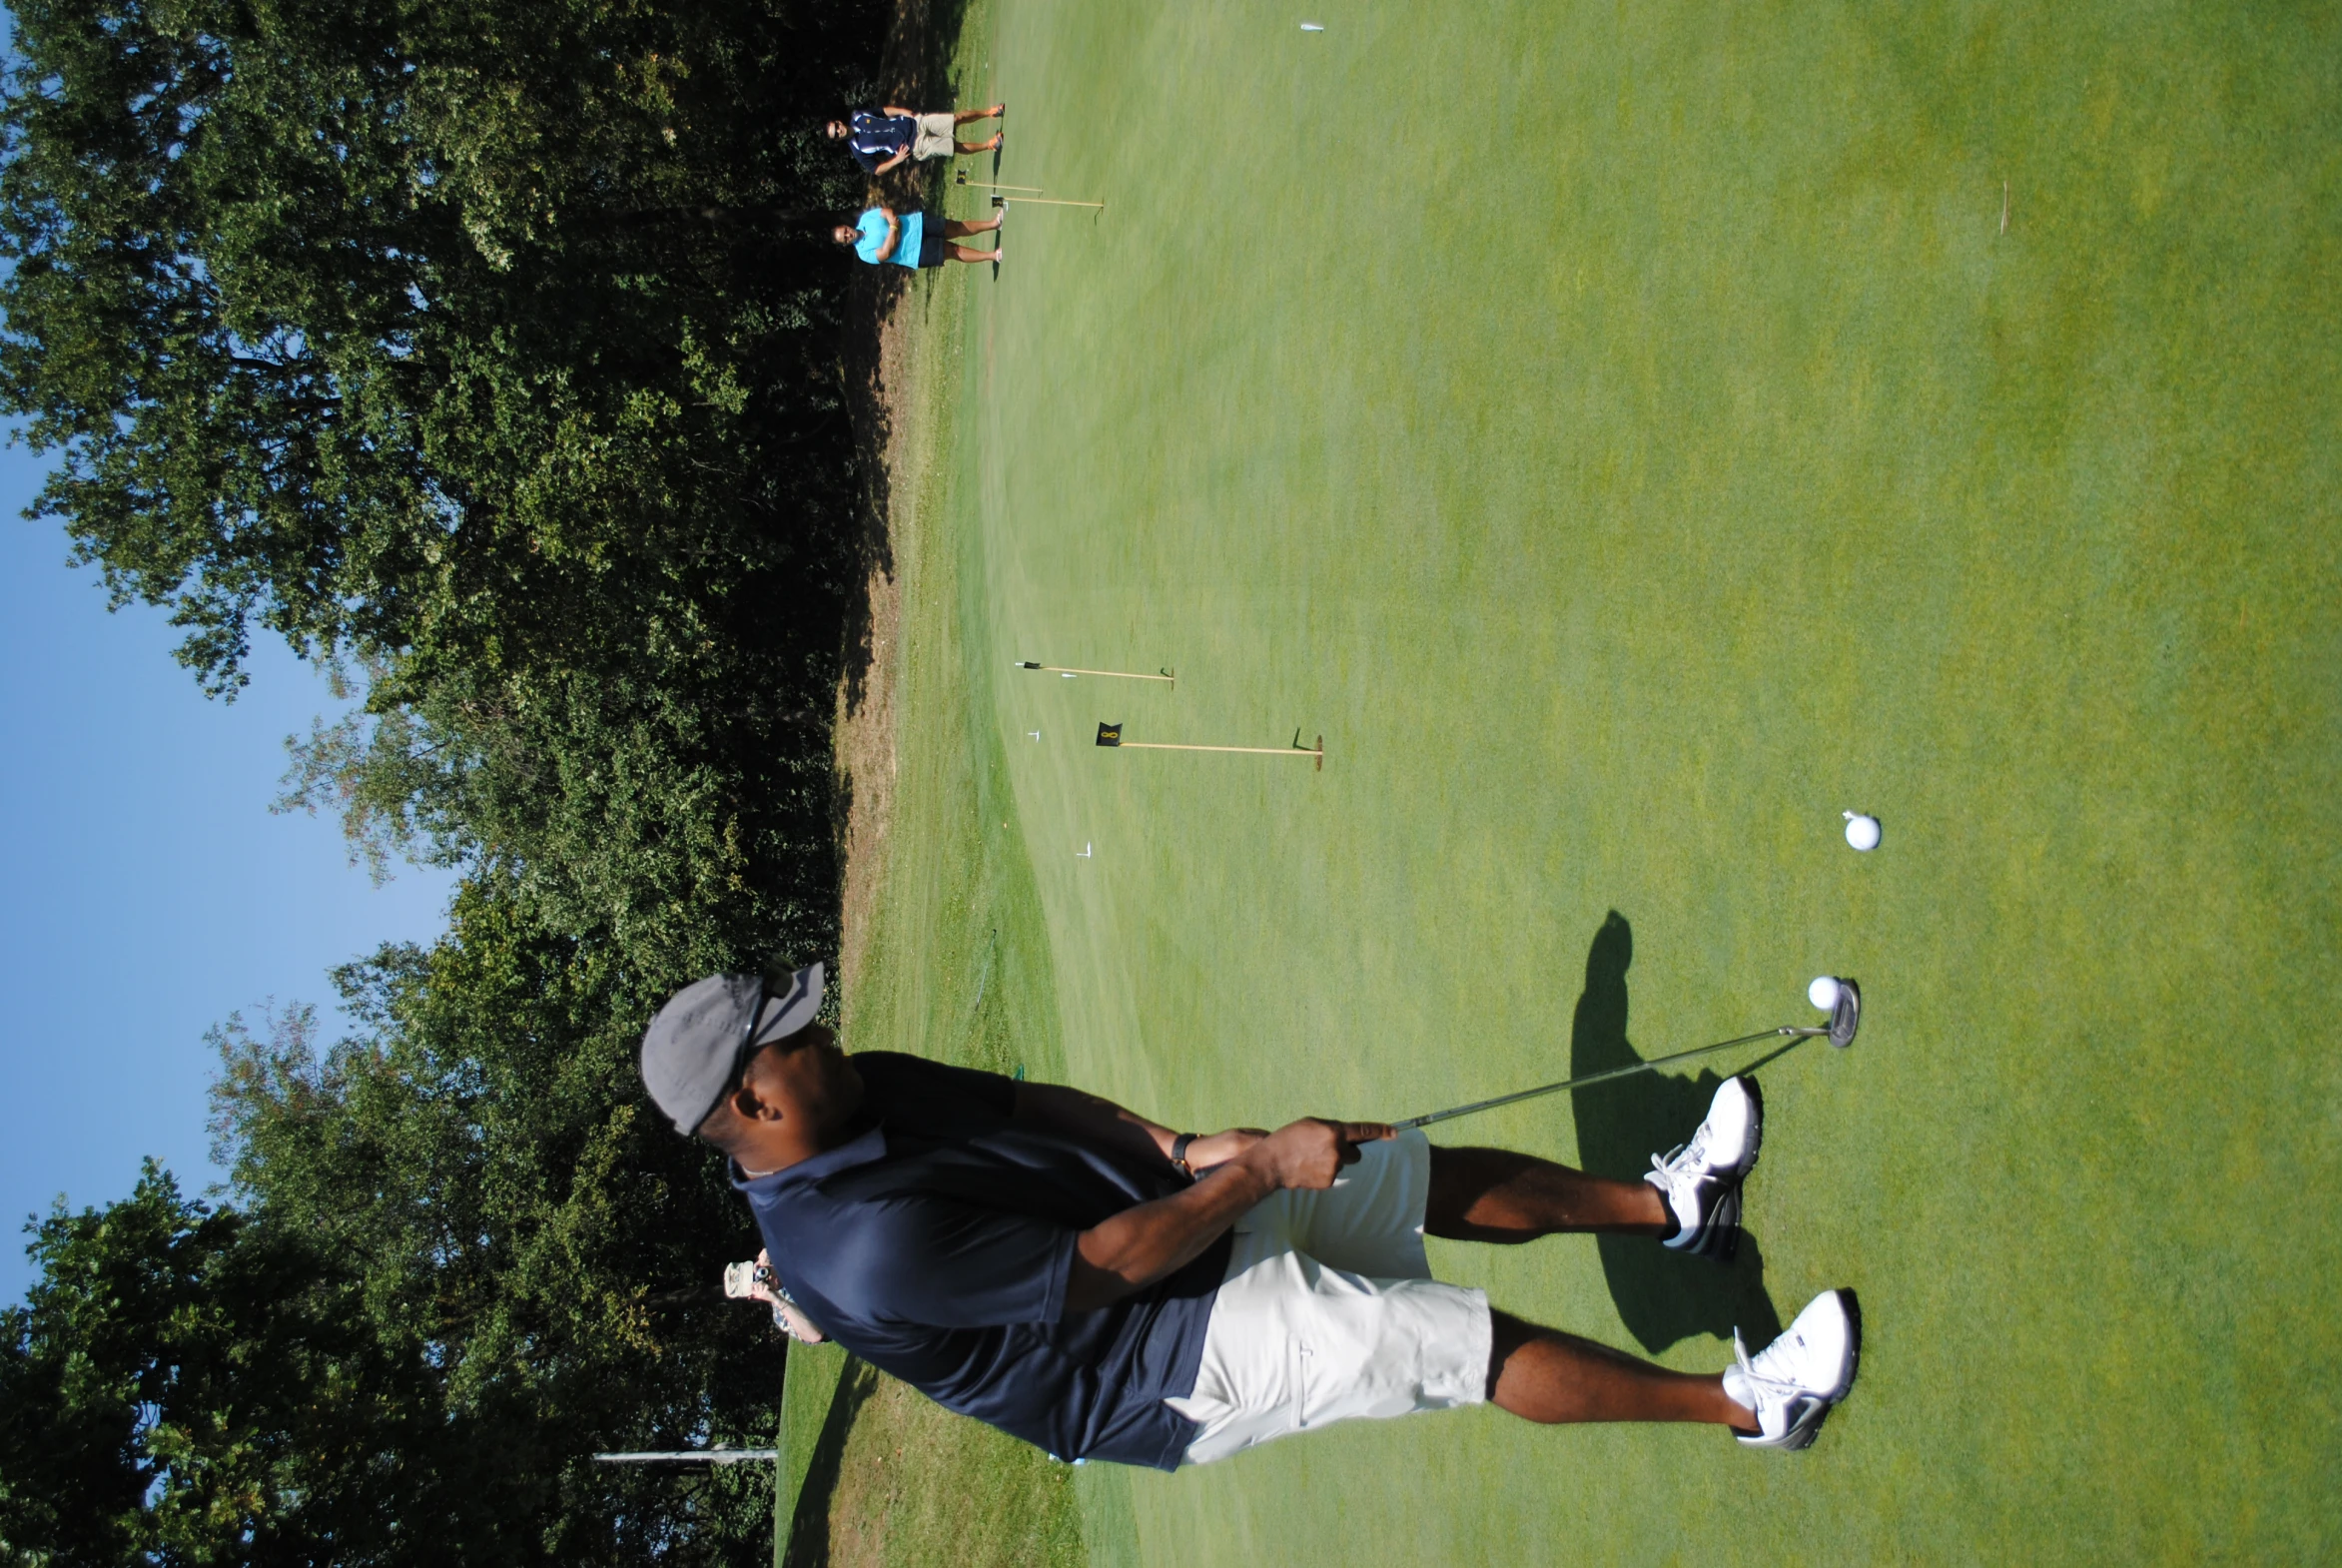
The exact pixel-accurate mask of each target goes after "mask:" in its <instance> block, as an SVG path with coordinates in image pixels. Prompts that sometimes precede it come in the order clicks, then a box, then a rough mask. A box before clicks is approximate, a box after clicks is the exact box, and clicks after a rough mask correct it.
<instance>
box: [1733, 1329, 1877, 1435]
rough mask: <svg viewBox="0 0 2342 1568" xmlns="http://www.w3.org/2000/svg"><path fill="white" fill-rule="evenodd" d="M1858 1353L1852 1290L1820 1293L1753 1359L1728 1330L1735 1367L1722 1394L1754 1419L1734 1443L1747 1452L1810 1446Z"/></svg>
mask: <svg viewBox="0 0 2342 1568" xmlns="http://www.w3.org/2000/svg"><path fill="white" fill-rule="evenodd" d="M1862 1348H1863V1319H1862V1312H1861V1310H1860V1309H1859V1308H1858V1307H1857V1305H1856V1303H1855V1298H1854V1292H1853V1291H1852V1290H1825V1291H1823V1292H1822V1293H1821V1294H1820V1295H1818V1296H1816V1297H1814V1298H1813V1300H1811V1301H1809V1302H1807V1303H1806V1309H1805V1310H1804V1311H1802V1312H1800V1313H1798V1314H1797V1321H1796V1322H1794V1323H1791V1324H1790V1325H1789V1326H1788V1327H1787V1328H1784V1329H1783V1330H1782V1331H1781V1337H1780V1338H1778V1339H1776V1340H1774V1341H1773V1342H1772V1343H1771V1344H1769V1345H1767V1346H1766V1347H1765V1348H1764V1349H1762V1350H1760V1351H1758V1352H1757V1353H1756V1354H1755V1355H1753V1356H1752V1355H1750V1354H1749V1347H1748V1346H1747V1345H1746V1344H1744V1343H1743V1342H1742V1341H1741V1337H1740V1330H1739V1329H1737V1328H1736V1329H1734V1330H1733V1331H1732V1353H1733V1356H1734V1358H1735V1361H1736V1362H1737V1364H1736V1365H1733V1366H1729V1367H1726V1368H1725V1371H1724V1392H1725V1394H1726V1396H1727V1397H1729V1398H1730V1399H1732V1400H1733V1401H1735V1402H1736V1403H1739V1404H1744V1405H1747V1406H1748V1407H1749V1408H1750V1409H1751V1410H1754V1411H1756V1412H1757V1429H1756V1430H1755V1431H1753V1432H1742V1433H1740V1434H1739V1436H1740V1440H1741V1441H1742V1442H1744V1443H1747V1444H1748V1445H1749V1446H1750V1447H1752V1448H1803V1447H1806V1446H1807V1445H1808V1444H1810V1443H1812V1442H1813V1440H1814V1434H1815V1433H1816V1432H1818V1431H1820V1430H1821V1429H1822V1418H1823V1417H1824V1416H1827V1415H1828V1414H1829V1413H1830V1411H1831V1410H1832V1408H1834V1407H1835V1406H1836V1405H1837V1403H1838V1401H1839V1400H1841V1399H1844V1398H1845V1397H1846V1395H1847V1391H1848V1390H1849V1389H1851V1388H1853V1387H1854V1374H1855V1366H1856V1363H1857V1362H1858V1361H1860V1360H1861V1359H1862Z"/></svg>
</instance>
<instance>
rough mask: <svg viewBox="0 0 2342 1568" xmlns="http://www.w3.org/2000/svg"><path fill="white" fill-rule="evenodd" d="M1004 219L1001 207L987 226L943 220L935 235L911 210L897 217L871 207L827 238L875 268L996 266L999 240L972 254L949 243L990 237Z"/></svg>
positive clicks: (922, 215)
mask: <svg viewBox="0 0 2342 1568" xmlns="http://www.w3.org/2000/svg"><path fill="white" fill-rule="evenodd" d="M1006 217H1008V209H1007V208H1005V207H1004V208H1002V209H1001V210H1000V211H999V212H997V213H995V214H993V217H992V222H990V223H980V224H967V223H961V222H960V221H959V220H958V219H956V218H945V219H941V220H939V221H938V224H937V227H938V228H940V229H941V230H942V231H943V232H942V233H940V234H938V233H937V232H936V231H935V229H931V228H929V227H928V223H927V215H926V214H925V213H922V212H919V211H916V210H914V211H911V212H907V213H903V214H900V215H898V214H897V213H896V212H895V210H894V209H893V208H891V207H873V208H871V209H870V210H869V211H868V212H866V213H864V214H863V215H862V217H861V219H860V220H859V221H858V222H856V223H853V224H840V225H838V226H837V227H836V228H835V229H832V230H831V231H830V237H831V238H832V239H834V240H836V241H837V242H838V244H840V245H850V246H852V247H853V248H854V254H855V255H856V256H859V257H861V258H862V259H863V260H864V261H866V262H868V263H870V264H871V265H872V266H874V267H875V266H878V265H879V264H881V263H883V262H893V263H894V264H895V265H896V266H897V267H911V268H920V267H935V266H939V265H941V264H942V263H943V262H945V261H947V260H948V261H954V262H997V261H999V260H1000V259H1001V247H1000V242H999V241H998V240H995V241H993V243H992V249H991V250H989V251H974V250H970V249H969V248H968V247H967V246H964V245H954V244H952V243H951V242H952V241H954V240H964V239H966V238H967V237H968V236H970V235H975V234H990V233H992V232H993V231H994V230H997V229H998V228H1000V226H1001V220H1002V219H1004V218H1006Z"/></svg>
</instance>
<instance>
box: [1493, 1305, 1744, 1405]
mask: <svg viewBox="0 0 2342 1568" xmlns="http://www.w3.org/2000/svg"><path fill="white" fill-rule="evenodd" d="M1489 1315H1490V1316H1491V1317H1492V1318H1493V1319H1494V1327H1495V1330H1496V1336H1495V1342H1494V1344H1493V1345H1492V1346H1491V1348H1490V1350H1489V1355H1488V1398H1489V1400H1490V1402H1492V1403H1493V1404H1495V1405H1496V1406H1497V1407H1498V1408H1499V1409H1503V1410H1510V1411H1511V1412H1512V1413H1513V1414H1515V1415H1517V1416H1520V1417H1521V1418H1522V1419H1524V1420H1529V1421H1543V1422H1547V1423H1554V1422H1561V1421H1710V1422H1714V1423H1715V1424H1716V1425H1719V1426H1732V1427H1738V1428H1739V1429H1741V1430H1743V1431H1750V1430H1754V1429H1755V1427H1756V1425H1757V1416H1756V1412H1754V1411H1752V1410H1750V1409H1749V1408H1748V1407H1747V1406H1745V1405H1741V1404H1737V1403H1735V1402H1734V1401H1733V1400H1731V1399H1730V1398H1728V1397H1726V1395H1725V1392H1724V1379H1723V1377H1722V1376H1721V1375H1719V1376H1715V1377H1702V1376H1699V1375H1697V1374H1695V1373H1692V1372H1671V1371H1669V1370H1668V1369H1667V1368H1666V1367H1663V1366H1653V1365H1652V1364H1651V1363H1650V1362H1648V1361H1638V1360H1636V1359H1635V1358H1634V1357H1633V1356H1631V1355H1622V1354H1620V1353H1619V1352H1618V1351H1616V1350H1613V1349H1611V1348H1609V1347H1608V1346H1606V1345H1598V1344H1596V1343H1594V1341H1592V1340H1591V1339H1580V1338H1579V1337H1578V1336H1577V1335H1575V1334H1565V1333H1563V1332H1562V1331H1561V1330H1559V1329H1557V1328H1540V1327H1538V1326H1537V1325H1536V1324H1535V1323H1529V1322H1523V1321H1522V1320H1521V1319H1520V1318H1517V1317H1514V1316H1511V1315H1510V1314H1508V1313H1505V1312H1492V1313H1490V1314H1489Z"/></svg>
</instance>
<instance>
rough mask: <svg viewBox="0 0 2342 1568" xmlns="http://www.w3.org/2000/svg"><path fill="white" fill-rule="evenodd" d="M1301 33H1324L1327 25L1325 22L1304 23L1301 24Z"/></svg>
mask: <svg viewBox="0 0 2342 1568" xmlns="http://www.w3.org/2000/svg"><path fill="white" fill-rule="evenodd" d="M1301 31H1302V32H1304V33H1322V32H1324V31H1325V24H1324V23H1323V22H1303V23H1302V24H1301Z"/></svg>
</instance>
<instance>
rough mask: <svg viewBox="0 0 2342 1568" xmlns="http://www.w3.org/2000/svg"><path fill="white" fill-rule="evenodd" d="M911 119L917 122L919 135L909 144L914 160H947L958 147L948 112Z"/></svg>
mask: <svg viewBox="0 0 2342 1568" xmlns="http://www.w3.org/2000/svg"><path fill="white" fill-rule="evenodd" d="M913 118H915V119H917V120H918V122H919V135H918V137H917V138H916V139H914V140H913V141H912V143H911V156H912V157H914V158H949V157H951V156H952V153H953V150H954V149H955V148H957V147H958V146H959V142H958V140H957V139H956V138H955V137H954V136H953V134H952V131H953V126H952V116H951V113H950V111H949V110H947V111H945V112H944V113H942V114H923V115H917V116H914V117H913Z"/></svg>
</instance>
